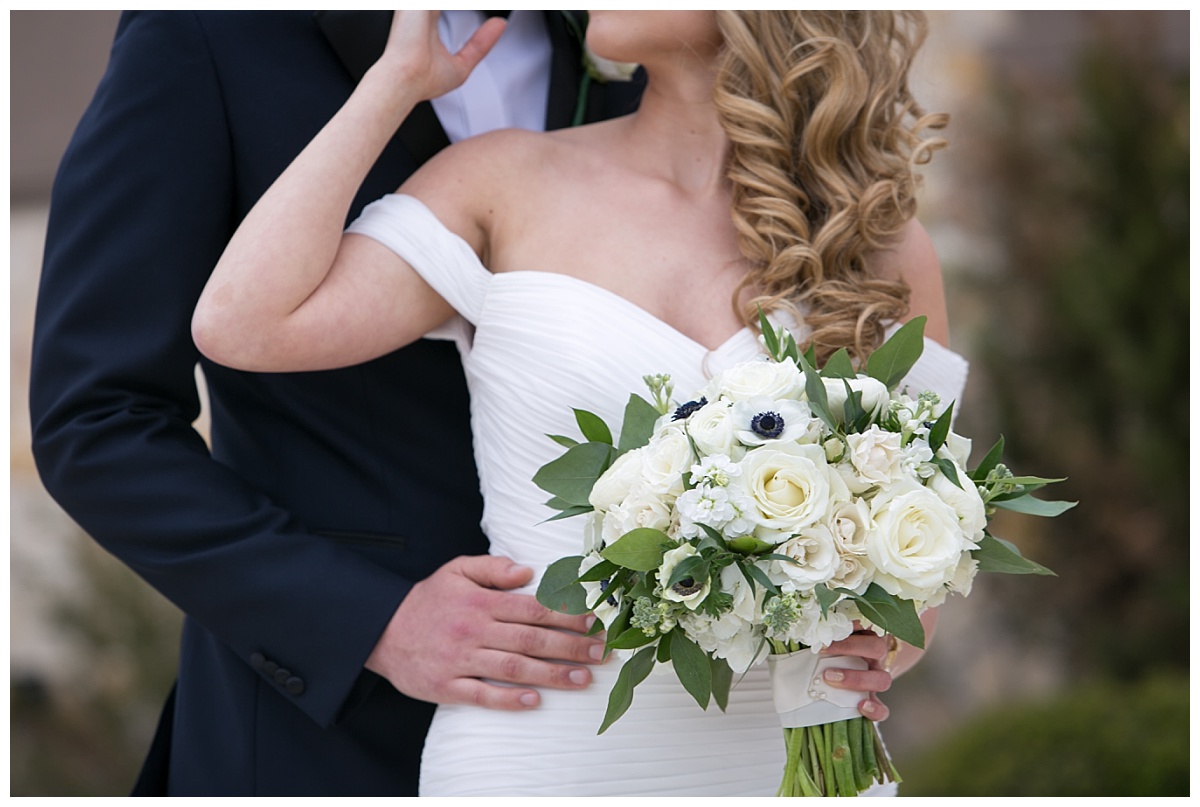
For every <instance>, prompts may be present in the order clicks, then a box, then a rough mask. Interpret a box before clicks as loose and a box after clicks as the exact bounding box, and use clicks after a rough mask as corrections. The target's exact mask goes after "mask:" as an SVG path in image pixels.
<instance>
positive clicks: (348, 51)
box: [313, 11, 450, 163]
mask: <svg viewBox="0 0 1200 807" xmlns="http://www.w3.org/2000/svg"><path fill="white" fill-rule="evenodd" d="M313 17H314V19H315V20H316V23H317V27H318V28H319V29H320V30H321V33H322V34H324V35H325V38H326V39H327V40H328V41H329V44H330V46H331V47H332V48H333V51H334V53H336V54H337V57H338V59H340V60H341V62H342V65H343V66H344V67H345V68H346V71H347V72H348V73H349V74H350V77H351V78H352V79H354V81H355V83H358V82H359V81H360V80H361V79H362V77H363V76H364V75H365V74H366V72H367V69H368V68H370V66H371V65H373V64H375V60H376V59H378V58H379V56H380V55H381V54H382V53H383V48H384V46H385V45H387V37H388V30H389V28H390V27H391V21H392V12H390V11H317V12H315V13H314V15H313ZM396 136H397V137H398V138H399V140H400V142H401V143H403V144H404V147H405V148H407V149H408V151H409V152H410V153H411V154H412V155H413V157H415V158H416V159H417V162H418V163H424V162H425V161H426V160H428V159H429V158H430V157H432V156H433V155H435V154H437V153H438V152H439V151H441V150H442V149H444V148H445V147H446V146H448V145H450V138H448V137H447V136H446V131H445V130H444V129H443V128H442V124H441V122H440V121H438V118H437V113H435V112H434V111H433V105H432V104H430V103H429V102H428V101H422V102H421V103H419V104H417V105H416V106H415V107H414V108H413V111H412V112H411V113H410V114H409V116H408V117H407V118H405V120H404V123H403V124H401V125H400V130H399V131H398V132H397V133H396Z"/></svg>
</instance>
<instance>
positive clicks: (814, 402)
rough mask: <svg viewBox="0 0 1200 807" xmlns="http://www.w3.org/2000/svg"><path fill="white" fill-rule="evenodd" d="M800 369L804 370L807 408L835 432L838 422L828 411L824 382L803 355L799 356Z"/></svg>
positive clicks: (827, 398) (827, 396) (827, 397)
mask: <svg viewBox="0 0 1200 807" xmlns="http://www.w3.org/2000/svg"><path fill="white" fill-rule="evenodd" d="M800 369H801V370H803V371H804V394H805V396H806V397H807V398H808V407H809V409H811V410H812V411H813V414H814V415H816V416H817V417H819V418H820V419H821V420H823V421H824V422H825V425H826V426H828V427H829V428H831V429H833V430H834V431H835V432H836V431H837V430H838V422H837V420H835V419H834V417H833V413H832V412H830V411H829V395H828V394H827V393H826V392H825V382H824V381H822V380H821V377H820V376H819V375H817V371H816V370H814V369H813V366H812V365H811V364H809V363H808V359H806V358H804V357H803V356H801V357H800Z"/></svg>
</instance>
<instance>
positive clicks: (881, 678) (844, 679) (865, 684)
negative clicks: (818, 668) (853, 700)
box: [824, 667, 892, 692]
mask: <svg viewBox="0 0 1200 807" xmlns="http://www.w3.org/2000/svg"><path fill="white" fill-rule="evenodd" d="M824 678H825V683H827V684H829V685H830V686H831V687H836V688H837V689H849V690H854V691H858V692H886V691H887V690H888V689H890V688H891V686H892V676H891V675H890V674H888V673H886V672H884V671H883V670H875V669H870V670H852V669H843V668H840V667H830V668H829V669H827V670H825V673H824Z"/></svg>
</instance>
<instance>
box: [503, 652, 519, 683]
mask: <svg viewBox="0 0 1200 807" xmlns="http://www.w3.org/2000/svg"><path fill="white" fill-rule="evenodd" d="M523 666H524V665H523V659H522V658H521V657H520V656H517V655H513V654H506V655H504V656H503V657H502V658H501V659H500V664H499V672H500V679H501V680H503V681H520V680H521V678H520V675H521V671H522V669H523Z"/></svg>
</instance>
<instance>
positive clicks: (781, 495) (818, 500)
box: [738, 443, 850, 543]
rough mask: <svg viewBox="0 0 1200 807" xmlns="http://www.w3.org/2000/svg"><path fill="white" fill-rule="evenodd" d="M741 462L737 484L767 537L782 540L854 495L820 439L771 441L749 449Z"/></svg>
mask: <svg viewBox="0 0 1200 807" xmlns="http://www.w3.org/2000/svg"><path fill="white" fill-rule="evenodd" d="M741 465H742V476H741V479H739V480H738V485H739V486H741V488H742V489H743V490H744V491H745V492H746V495H747V496H749V498H750V499H751V501H752V502H753V506H754V509H755V510H756V512H755V513H754V514H753V515H754V519H753V520H755V521H757V522H758V525H759V527H758V529H757V530H756V531H755V534H756V535H758V536H759V537H760V538H761V539H762V540H764V541H772V542H776V543H777V542H778V541H781V540H784V539H786V538H787V537H789V536H791V535H793V534H795V533H798V532H799V531H800V530H802V529H804V528H805V527H809V526H811V525H813V524H816V523H818V522H820V521H822V520H824V518H825V517H826V515H827V514H828V513H829V511H830V509H831V508H832V507H833V506H834V505H835V504H837V503H838V502H842V501H846V500H848V499H849V498H850V493H849V491H848V490H847V489H846V486H845V483H843V482H842V480H841V477H839V476H838V475H837V474H835V473H832V472H831V471H830V468H829V464H828V463H827V462H826V461H825V449H824V448H822V447H821V446H819V445H811V444H806V445H796V444H794V443H778V444H771V445H768V446H764V447H762V448H759V449H755V450H754V451H751V452H749V453H747V454H746V457H745V458H744V459H743V460H742V462H741Z"/></svg>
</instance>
